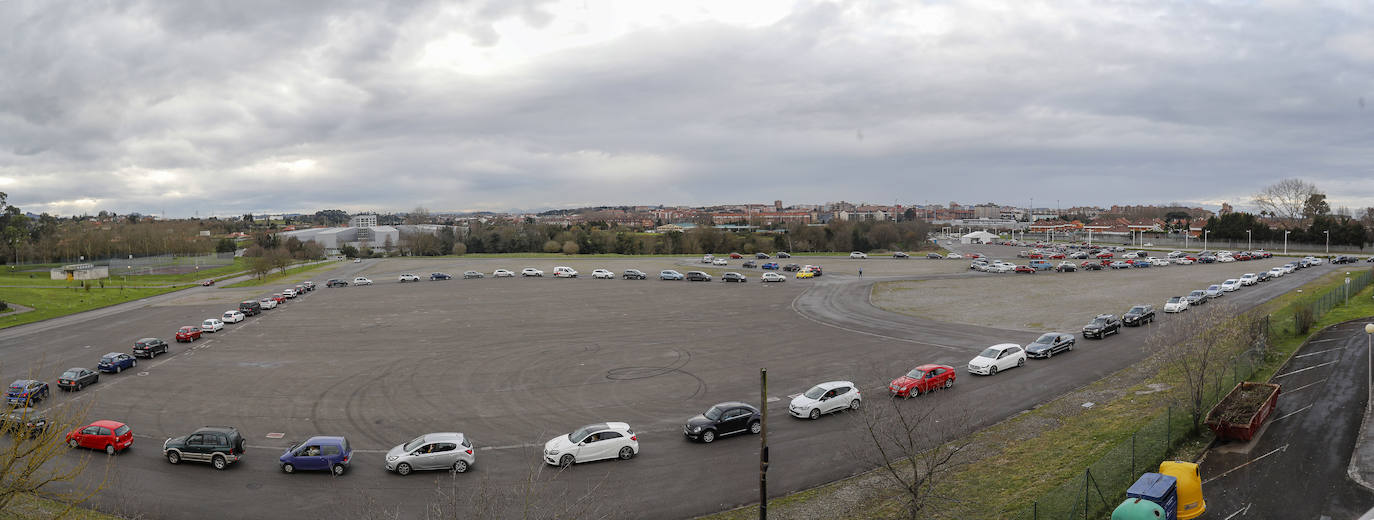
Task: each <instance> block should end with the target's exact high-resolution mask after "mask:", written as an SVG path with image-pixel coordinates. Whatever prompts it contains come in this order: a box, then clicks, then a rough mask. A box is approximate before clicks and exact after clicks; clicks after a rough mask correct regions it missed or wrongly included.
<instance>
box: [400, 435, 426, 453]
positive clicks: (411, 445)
mask: <svg viewBox="0 0 1374 520" xmlns="http://www.w3.org/2000/svg"><path fill="white" fill-rule="evenodd" d="M424 443H425V436H424V435H421V436H419V437H416V438H415V440H413V441H410V442H407V443H405V446H402V447H401V449H403V450H405V451H408V452H410V451H415V449H416V448H419V447H420V445H421V444H424Z"/></svg>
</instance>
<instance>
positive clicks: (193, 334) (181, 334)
mask: <svg viewBox="0 0 1374 520" xmlns="http://www.w3.org/2000/svg"><path fill="white" fill-rule="evenodd" d="M176 339H177V342H178V343H180V342H183V341H184V342H186V343H190V342H193V341H195V340H198V339H200V327H197V326H195V325H187V326H185V327H182V328H179V329H177V335H176Z"/></svg>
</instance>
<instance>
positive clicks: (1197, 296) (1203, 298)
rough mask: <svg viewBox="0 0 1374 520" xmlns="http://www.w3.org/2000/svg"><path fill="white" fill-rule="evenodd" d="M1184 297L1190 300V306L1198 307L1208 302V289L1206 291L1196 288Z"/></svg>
mask: <svg viewBox="0 0 1374 520" xmlns="http://www.w3.org/2000/svg"><path fill="white" fill-rule="evenodd" d="M1183 298H1184V299H1186V300H1188V306H1189V307H1196V306H1198V305H1202V304H1204V303H1207V299H1208V298H1207V291H1204V290H1201V289H1199V290H1196V291H1193V292H1190V293H1188V296H1184V297H1183Z"/></svg>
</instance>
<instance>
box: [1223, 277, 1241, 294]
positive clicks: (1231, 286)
mask: <svg viewBox="0 0 1374 520" xmlns="http://www.w3.org/2000/svg"><path fill="white" fill-rule="evenodd" d="M1238 290H1240V280H1237V279H1235V278H1228V279H1227V280H1226V281H1224V282H1221V291H1222V292H1235V291H1238Z"/></svg>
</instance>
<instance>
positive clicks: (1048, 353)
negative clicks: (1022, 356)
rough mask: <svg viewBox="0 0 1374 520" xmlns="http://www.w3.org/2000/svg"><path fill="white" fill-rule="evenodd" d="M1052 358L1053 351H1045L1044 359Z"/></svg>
mask: <svg viewBox="0 0 1374 520" xmlns="http://www.w3.org/2000/svg"><path fill="white" fill-rule="evenodd" d="M1052 357H1054V349H1049V350H1046V351H1045V359H1049V358H1052Z"/></svg>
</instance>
